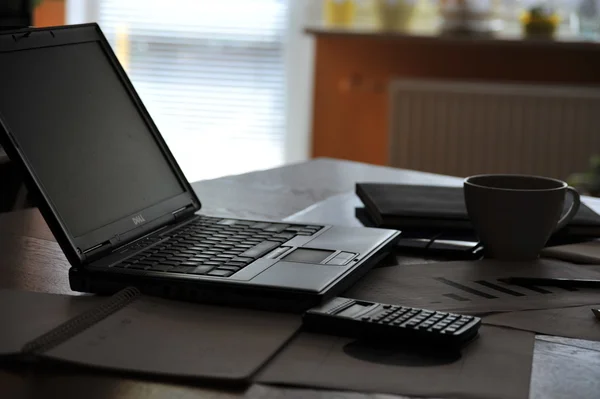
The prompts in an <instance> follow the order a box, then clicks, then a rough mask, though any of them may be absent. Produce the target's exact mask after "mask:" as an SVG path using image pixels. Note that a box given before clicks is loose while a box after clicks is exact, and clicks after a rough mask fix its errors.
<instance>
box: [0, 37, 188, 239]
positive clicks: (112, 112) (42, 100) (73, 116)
mask: <svg viewBox="0 0 600 399" xmlns="http://www.w3.org/2000/svg"><path fill="white" fill-rule="evenodd" d="M0 90H1V92H0V117H1V118H2V120H4V122H5V123H6V125H7V128H8V130H9V131H11V132H12V134H13V136H14V137H15V140H16V141H17V142H18V144H19V146H20V147H21V150H22V152H23V153H24V154H25V155H26V157H27V159H28V162H29V164H30V165H31V167H32V168H33V171H34V173H35V174H36V175H37V177H38V179H39V181H40V183H41V184H42V185H43V187H44V189H45V191H46V192H47V193H48V195H49V198H51V201H52V203H53V205H54V207H55V209H56V211H57V212H58V214H59V215H60V217H61V218H62V220H63V223H65V225H66V227H67V228H68V230H69V232H70V233H71V234H72V235H73V236H74V237H78V236H81V235H84V234H86V233H88V232H90V231H93V230H96V229H98V228H101V227H103V226H105V225H108V224H110V223H112V222H115V221H117V220H120V219H122V218H124V217H127V216H130V215H132V214H135V213H136V212H139V211H140V210H142V209H145V208H147V207H149V206H152V205H154V204H157V203H159V202H161V201H164V200H166V199H168V198H171V197H174V196H176V195H178V194H181V193H183V192H184V188H183V187H182V185H181V184H180V182H179V180H178V179H177V176H176V175H175V174H174V172H173V170H172V169H171V167H170V166H169V164H168V162H167V160H166V159H165V158H164V155H163V154H162V153H161V150H160V148H159V146H158V145H157V143H156V142H155V140H154V138H153V136H152V134H151V132H150V131H149V128H148V126H147V125H146V123H145V121H144V119H143V118H142V116H141V115H140V114H139V113H138V111H137V108H136V106H135V103H134V102H133V100H132V99H131V97H130V96H129V94H128V92H127V90H126V89H125V88H124V87H123V86H122V83H121V81H120V79H119V78H118V75H117V73H116V72H115V71H114V70H113V68H112V66H111V64H110V63H109V61H108V60H107V58H106V55H105V54H104V51H103V50H102V47H101V46H100V44H99V43H96V42H89V43H79V44H70V45H63V46H56V47H46V48H38V49H34V50H22V51H14V52H9V53H0Z"/></svg>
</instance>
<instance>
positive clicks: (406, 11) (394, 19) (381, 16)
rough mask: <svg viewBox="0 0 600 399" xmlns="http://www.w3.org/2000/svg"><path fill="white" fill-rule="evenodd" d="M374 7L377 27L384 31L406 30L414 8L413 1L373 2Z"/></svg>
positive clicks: (379, 0) (385, 0) (388, 0)
mask: <svg viewBox="0 0 600 399" xmlns="http://www.w3.org/2000/svg"><path fill="white" fill-rule="evenodd" d="M374 6H375V15H376V17H377V18H376V20H377V22H378V25H379V27H380V28H381V29H384V30H396V29H398V30H401V29H406V28H408V26H409V22H410V20H411V17H412V15H413V12H414V10H415V8H416V7H415V1H413V0H375V3H374Z"/></svg>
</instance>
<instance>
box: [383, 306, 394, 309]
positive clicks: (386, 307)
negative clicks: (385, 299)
mask: <svg viewBox="0 0 600 399" xmlns="http://www.w3.org/2000/svg"><path fill="white" fill-rule="evenodd" d="M391 307H392V305H383V308H384V309H389V308H391Z"/></svg>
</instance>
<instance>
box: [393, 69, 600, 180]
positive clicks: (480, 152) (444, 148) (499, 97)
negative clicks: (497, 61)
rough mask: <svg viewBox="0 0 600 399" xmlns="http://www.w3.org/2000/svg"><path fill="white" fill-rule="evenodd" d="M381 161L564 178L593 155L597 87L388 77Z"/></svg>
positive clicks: (598, 143)
mask: <svg viewBox="0 0 600 399" xmlns="http://www.w3.org/2000/svg"><path fill="white" fill-rule="evenodd" d="M389 89H390V90H389V93H390V109H389V115H390V121H389V164H390V165H391V166H395V167H399V168H405V169H414V170H421V171H426V172H434V173H442V174H447V175H452V176H461V177H463V176H469V175H474V174H479V173H522V174H535V175H543V176H550V177H555V178H559V179H566V178H567V177H568V175H569V174H571V173H573V172H582V171H585V170H587V169H588V164H589V158H590V156H591V155H593V154H596V153H598V154H600V88H583V87H566V86H542V85H521V84H503V83H488V82H459V81H420V80H394V81H393V82H392V83H391V85H390V88H389Z"/></svg>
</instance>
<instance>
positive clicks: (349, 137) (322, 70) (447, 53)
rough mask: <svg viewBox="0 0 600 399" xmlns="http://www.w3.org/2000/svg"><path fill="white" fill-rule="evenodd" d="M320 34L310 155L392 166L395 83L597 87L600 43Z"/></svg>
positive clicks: (318, 31)
mask: <svg viewBox="0 0 600 399" xmlns="http://www.w3.org/2000/svg"><path fill="white" fill-rule="evenodd" d="M308 32H309V33H310V34H313V35H314V36H315V39H316V40H315V42H316V46H315V47H316V54H315V62H316V65H315V78H314V102H313V107H314V108H313V121H312V156H313V157H335V158H340V159H348V160H354V161H361V162H368V163H373V164H379V165H384V164H386V163H387V142H388V140H387V134H388V131H387V126H388V123H387V121H388V112H387V103H388V93H387V85H388V83H389V82H390V81H391V80H392V79H394V78H397V77H412V78H427V79H431V78H440V79H467V80H487V81H507V82H509V81H519V82H532V83H534V82H544V83H549V82H555V83H569V84H576V85H579V84H582V85H590V84H599V83H600V44H596V43H574V42H561V41H543V40H538V41H534V40H500V39H481V38H456V37H443V36H440V37H436V36H410V35H402V34H376V33H372V34H371V33H352V32H330V31H327V30H308Z"/></svg>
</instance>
